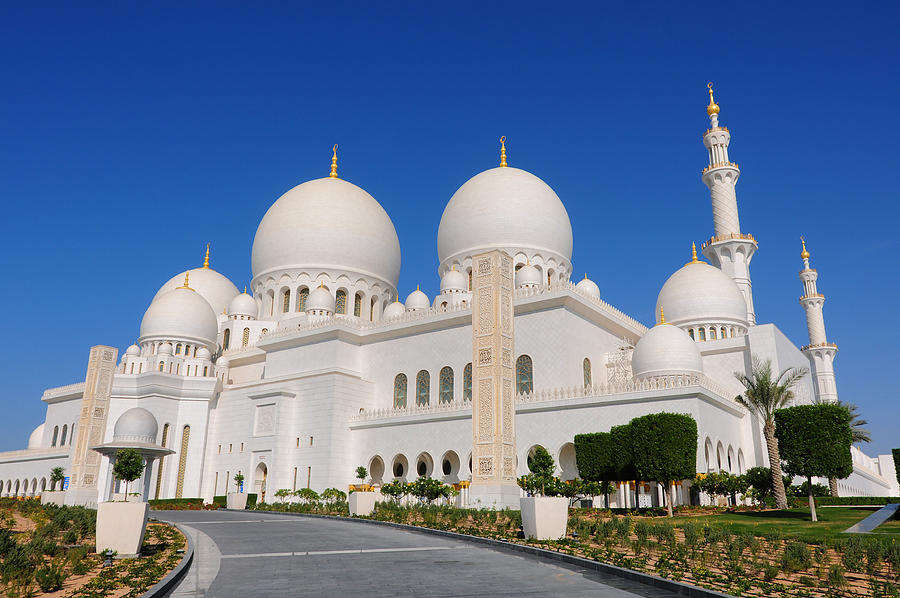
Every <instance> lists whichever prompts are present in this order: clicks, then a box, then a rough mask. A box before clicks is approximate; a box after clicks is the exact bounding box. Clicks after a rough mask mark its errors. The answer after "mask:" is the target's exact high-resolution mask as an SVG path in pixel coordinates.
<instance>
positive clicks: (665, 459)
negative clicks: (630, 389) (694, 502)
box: [628, 412, 697, 484]
mask: <svg viewBox="0 0 900 598" xmlns="http://www.w3.org/2000/svg"><path fill="white" fill-rule="evenodd" d="M628 425H629V426H630V427H631V451H632V454H631V460H632V462H633V463H634V467H635V472H636V473H637V479H639V480H651V481H654V482H659V483H661V484H668V483H669V482H672V481H674V480H684V479H687V478H690V477H692V476H693V475H694V473H695V472H696V469H697V422H696V421H694V418H693V417H691V416H690V415H684V414H682V413H665V412H663V413H651V414H650V415H644V416H643V417H636V418H634V419H633V420H631V422H630V423H629V424H628Z"/></svg>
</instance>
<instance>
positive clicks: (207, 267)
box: [203, 243, 209, 270]
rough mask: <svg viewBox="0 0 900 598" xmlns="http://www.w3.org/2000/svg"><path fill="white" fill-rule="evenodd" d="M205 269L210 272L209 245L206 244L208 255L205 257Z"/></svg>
mask: <svg viewBox="0 0 900 598" xmlns="http://www.w3.org/2000/svg"><path fill="white" fill-rule="evenodd" d="M203 267H204V268H206V269H207V270H209V243H207V244H206V255H205V256H203Z"/></svg>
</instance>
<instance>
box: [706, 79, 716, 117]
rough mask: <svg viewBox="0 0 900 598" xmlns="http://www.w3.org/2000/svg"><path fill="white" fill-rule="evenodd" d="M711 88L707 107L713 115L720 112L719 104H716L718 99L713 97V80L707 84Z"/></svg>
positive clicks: (707, 110)
mask: <svg viewBox="0 0 900 598" xmlns="http://www.w3.org/2000/svg"><path fill="white" fill-rule="evenodd" d="M706 86H707V87H708V88H709V106H707V107H706V113H707V114H709V115H710V116H712V115H713V114H718V113H719V105H718V104H716V101H715V100H714V99H713V88H712V87H713V86H712V81H710V82H709V83H707V84H706Z"/></svg>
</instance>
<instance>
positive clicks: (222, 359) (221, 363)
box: [216, 356, 231, 368]
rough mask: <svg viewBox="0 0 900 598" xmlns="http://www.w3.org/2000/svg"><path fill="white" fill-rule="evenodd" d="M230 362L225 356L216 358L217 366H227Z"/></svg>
mask: <svg viewBox="0 0 900 598" xmlns="http://www.w3.org/2000/svg"><path fill="white" fill-rule="evenodd" d="M230 364H231V362H230V361H228V358H227V357H225V356H219V358H218V359H217V360H216V367H220V368H227V367H228V366H229V365H230Z"/></svg>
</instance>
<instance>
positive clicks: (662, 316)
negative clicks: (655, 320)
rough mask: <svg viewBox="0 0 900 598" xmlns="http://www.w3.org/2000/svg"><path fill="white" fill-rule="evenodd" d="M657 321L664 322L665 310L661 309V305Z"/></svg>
mask: <svg viewBox="0 0 900 598" xmlns="http://www.w3.org/2000/svg"><path fill="white" fill-rule="evenodd" d="M659 323H660V324H665V323H666V312H664V311H663V308H662V307H660V308H659Z"/></svg>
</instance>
